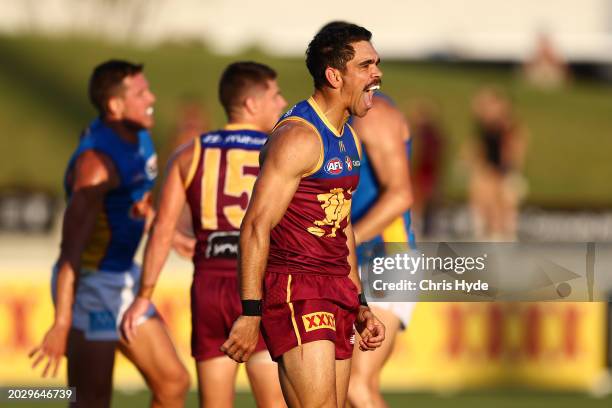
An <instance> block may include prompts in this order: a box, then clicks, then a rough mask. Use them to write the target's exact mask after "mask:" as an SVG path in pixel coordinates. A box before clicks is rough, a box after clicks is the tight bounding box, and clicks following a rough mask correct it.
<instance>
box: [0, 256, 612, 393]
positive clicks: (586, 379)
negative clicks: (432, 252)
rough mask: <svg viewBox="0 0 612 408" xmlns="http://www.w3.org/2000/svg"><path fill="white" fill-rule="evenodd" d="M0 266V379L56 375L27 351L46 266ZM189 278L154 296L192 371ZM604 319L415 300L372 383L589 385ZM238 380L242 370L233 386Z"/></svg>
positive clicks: (546, 306)
mask: <svg viewBox="0 0 612 408" xmlns="http://www.w3.org/2000/svg"><path fill="white" fill-rule="evenodd" d="M0 269H4V268H0ZM0 273H1V274H3V275H2V276H3V277H2V279H1V281H0V361H2V364H0V383H2V384H35V383H36V384H51V383H56V384H59V383H62V382H63V381H64V380H63V379H64V378H65V372H64V371H62V373H61V374H60V376H59V378H58V379H56V380H43V379H41V378H40V377H39V376H38V374H39V373H40V370H39V371H37V372H34V371H32V369H31V368H30V362H29V360H28V357H27V354H28V352H29V351H30V349H31V348H32V347H33V346H35V345H36V344H37V343H38V342H39V341H40V340H41V339H42V337H43V335H44V333H45V331H46V329H47V328H48V326H49V324H50V322H51V320H52V316H53V308H52V303H51V295H50V289H49V272H42V271H41V272H39V273H29V274H15V273H14V272H13V273H12V275H11V271H7V270H0ZM190 279H191V276H190V274H189V273H177V274H173V273H172V271H170V270H166V271H164V274H163V280H162V282H161V284H160V287H159V288H158V289H157V290H156V293H155V298H154V299H155V303H156V305H157V307H158V309H159V311H160V312H161V315H162V316H163V319H164V320H165V322H166V323H167V325H168V326H169V329H170V332H171V333H172V336H173V338H174V341H175V344H176V345H177V347H178V348H179V350H180V354H181V355H182V357H183V361H184V362H185V363H186V365H187V366H188V367H189V369H190V371H191V374H192V378H193V379H195V372H194V367H193V366H194V364H193V360H192V359H191V357H190V350H189V347H190V335H191V327H190V326H191V322H190V319H191V315H190V310H189V303H190V301H189V285H190ZM604 322H605V305H604V304H602V303H420V304H418V305H417V307H416V308H415V310H414V313H413V316H412V320H411V322H410V325H409V327H408V329H407V330H406V331H404V332H402V333H401V334H400V335H399V337H398V339H397V341H396V344H395V350H394V353H393V356H392V358H391V360H390V361H389V363H388V365H387V366H386V367H385V369H384V372H383V375H382V384H383V387H385V388H387V389H434V390H454V389H461V388H472V387H482V386H497V385H529V386H536V387H553V388H561V389H585V388H589V387H591V386H592V385H593V384H594V382H595V381H596V379H597V377H598V376H599V375H600V373H601V371H602V368H603V364H604V363H603V361H604V354H605V346H604V344H605V324H604ZM115 367H116V368H115V369H116V371H115V385H116V386H117V387H139V386H144V384H143V382H142V380H141V379H140V376H139V374H138V372H137V371H136V370H135V369H134V368H133V367H132V366H131V365H130V363H129V362H128V361H127V360H126V359H125V358H123V357H121V356H118V359H117V364H116V366H115ZM62 370H65V364H64V365H63V367H62ZM192 383H195V381H193V382H192ZM246 384H247V382H246V380H245V378H244V373H243V372H242V373H241V374H240V376H239V387H246Z"/></svg>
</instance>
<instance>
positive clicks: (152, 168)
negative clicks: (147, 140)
mask: <svg viewBox="0 0 612 408" xmlns="http://www.w3.org/2000/svg"><path fill="white" fill-rule="evenodd" d="M145 172H146V173H147V178H148V179H149V180H154V179H155V177H157V155H156V154H154V155H153V156H151V157H149V160H147V163H146V164H145Z"/></svg>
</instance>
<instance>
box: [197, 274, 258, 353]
mask: <svg viewBox="0 0 612 408" xmlns="http://www.w3.org/2000/svg"><path fill="white" fill-rule="evenodd" d="M241 313H242V306H241V305H240V294H239V292H238V278H237V277H236V276H233V275H231V276H223V275H214V274H207V273H196V274H195V276H194V278H193V283H192V285H191V327H192V329H191V355H192V356H193V358H195V360H196V361H203V360H208V359H210V358H214V357H219V356H223V355H225V354H224V353H223V352H222V351H221V350H219V348H220V347H221V345H222V344H223V343H225V340H227V337H228V336H229V333H230V330H231V329H232V325H233V324H234V321H235V320H236V319H237V318H238V316H240V314H241ZM263 350H266V344H265V343H264V341H263V338H262V336H261V335H260V336H259V341H258V342H257V348H256V349H255V351H256V352H257V351H263Z"/></svg>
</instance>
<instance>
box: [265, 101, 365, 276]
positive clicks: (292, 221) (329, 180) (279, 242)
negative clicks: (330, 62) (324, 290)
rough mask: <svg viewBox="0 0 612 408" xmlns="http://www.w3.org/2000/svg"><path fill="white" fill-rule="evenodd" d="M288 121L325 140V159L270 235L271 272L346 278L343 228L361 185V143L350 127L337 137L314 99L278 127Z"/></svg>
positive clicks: (304, 181) (286, 116)
mask: <svg viewBox="0 0 612 408" xmlns="http://www.w3.org/2000/svg"><path fill="white" fill-rule="evenodd" d="M287 121H300V122H303V123H307V124H308V125H309V126H310V127H311V128H312V129H313V131H315V132H316V133H317V134H318V136H319V138H320V139H321V153H320V157H319V163H318V165H317V168H316V169H314V170H313V171H312V172H311V173H310V174H307V175H305V176H304V177H303V178H302V180H301V181H300V184H299V186H298V189H297V191H296V193H295V195H294V196H293V199H292V200H291V203H290V204H289V207H288V208H287V211H286V212H285V215H284V216H283V218H282V219H281V221H280V222H279V223H278V225H276V226H275V227H274V229H273V230H272V232H271V234H270V255H269V257H268V265H267V271H268V272H274V273H289V274H299V273H304V274H320V275H338V276H346V275H348V274H349V272H350V266H349V263H348V259H347V257H348V253H349V251H348V247H347V244H346V234H345V232H344V228H346V226H347V224H348V222H349V220H350V213H351V199H352V194H353V192H354V191H355V189H356V188H357V184H358V183H359V166H360V165H361V163H360V151H359V142H358V141H357V138H356V135H355V132H354V131H353V129H352V128H351V127H350V126H349V125H348V124H345V125H344V126H343V128H342V131H341V132H340V133H338V131H337V130H336V129H334V127H333V125H331V123H330V122H329V121H328V120H327V118H326V117H325V115H324V114H323V113H322V112H321V110H320V109H319V107H318V106H317V104H316V102H315V101H314V99H313V98H310V99H308V100H306V101H302V102H300V103H298V104H297V105H295V106H294V107H293V108H291V109H290V110H289V111H288V112H287V113H285V114H284V115H283V117H282V118H281V120H280V121H279V123H278V124H277V127H278V126H279V125H280V124H282V123H284V122H287ZM270 199H273V197H270Z"/></svg>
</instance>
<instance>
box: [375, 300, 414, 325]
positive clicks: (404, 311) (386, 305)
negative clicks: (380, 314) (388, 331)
mask: <svg viewBox="0 0 612 408" xmlns="http://www.w3.org/2000/svg"><path fill="white" fill-rule="evenodd" d="M368 304H369V305H370V306H373V307H378V308H380V309H384V310H388V311H390V312H391V313H393V314H394V315H395V316H396V317H397V318H398V319H399V321H400V329H401V330H405V329H406V328H407V327H408V323H410V318H411V317H412V312H413V311H414V307H415V306H416V302H368Z"/></svg>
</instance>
